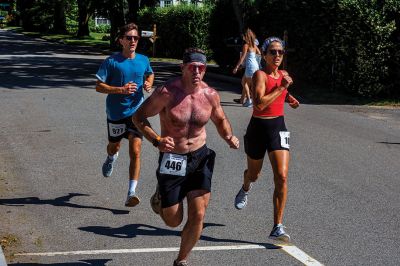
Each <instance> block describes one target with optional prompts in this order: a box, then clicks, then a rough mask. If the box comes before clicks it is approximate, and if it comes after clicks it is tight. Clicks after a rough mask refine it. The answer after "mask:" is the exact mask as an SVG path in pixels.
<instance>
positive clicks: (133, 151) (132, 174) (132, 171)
mask: <svg viewBox="0 0 400 266" xmlns="http://www.w3.org/2000/svg"><path fill="white" fill-rule="evenodd" d="M128 139H129V158H130V162H129V180H136V181H137V180H139V174H140V152H141V150H142V140H141V139H140V138H137V137H134V136H133V135H129V137H128Z"/></svg>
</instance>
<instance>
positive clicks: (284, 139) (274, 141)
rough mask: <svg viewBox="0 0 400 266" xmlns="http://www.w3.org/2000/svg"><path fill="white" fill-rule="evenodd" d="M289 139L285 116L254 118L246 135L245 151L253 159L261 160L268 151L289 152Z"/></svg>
mask: <svg viewBox="0 0 400 266" xmlns="http://www.w3.org/2000/svg"><path fill="white" fill-rule="evenodd" d="M289 138H290V132H288V131H287V129H286V125H285V119H284V118H283V116H278V117H276V118H272V119H262V118H257V117H252V118H251V120H250V123H249V125H248V126H247V131H246V135H244V150H245V152H246V154H247V155H248V156H249V157H250V158H251V159H253V160H260V159H263V158H264V156H265V152H266V151H268V152H272V151H276V150H287V151H288V150H289V147H290V146H289Z"/></svg>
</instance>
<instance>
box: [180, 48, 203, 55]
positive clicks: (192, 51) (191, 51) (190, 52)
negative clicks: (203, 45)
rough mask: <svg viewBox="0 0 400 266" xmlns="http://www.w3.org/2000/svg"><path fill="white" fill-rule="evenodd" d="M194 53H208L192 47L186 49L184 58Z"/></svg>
mask: <svg viewBox="0 0 400 266" xmlns="http://www.w3.org/2000/svg"><path fill="white" fill-rule="evenodd" d="M193 53H199V54H203V55H206V52H204V51H203V50H201V49H200V48H194V47H190V48H187V49H185V52H184V53H183V57H185V55H186V54H193Z"/></svg>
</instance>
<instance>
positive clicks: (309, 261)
mask: <svg viewBox="0 0 400 266" xmlns="http://www.w3.org/2000/svg"><path fill="white" fill-rule="evenodd" d="M276 246H278V247H280V248H279V249H281V250H283V251H285V252H286V253H288V254H289V255H291V256H292V257H294V258H295V259H297V260H298V261H300V262H302V263H303V264H304V265H307V266H308V265H310V266H316V265H323V264H321V263H320V262H318V261H317V260H315V259H313V258H312V257H310V256H309V255H307V254H306V253H305V252H304V251H302V250H301V249H299V248H298V247H296V246H293V245H276ZM241 249H242V250H243V249H246V250H249V249H266V247H265V246H262V245H234V246H208V247H194V248H193V251H216V250H241ZM177 251H179V248H178V247H176V248H137V249H111V250H76V251H61V252H43V253H17V254H15V256H49V257H51V256H70V255H102V254H123V253H155V252H177Z"/></svg>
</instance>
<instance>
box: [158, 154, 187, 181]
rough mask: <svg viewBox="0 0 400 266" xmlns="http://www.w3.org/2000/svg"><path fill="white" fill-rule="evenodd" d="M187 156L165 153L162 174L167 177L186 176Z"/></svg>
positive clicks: (161, 167) (161, 166)
mask: <svg viewBox="0 0 400 266" xmlns="http://www.w3.org/2000/svg"><path fill="white" fill-rule="evenodd" d="M186 165H187V156H186V155H180V154H172V153H164V155H163V158H162V161H161V165H160V173H161V174H167V175H178V176H185V175H186Z"/></svg>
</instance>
